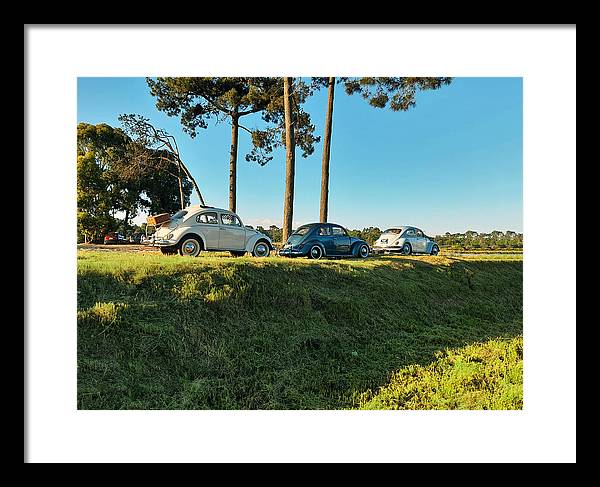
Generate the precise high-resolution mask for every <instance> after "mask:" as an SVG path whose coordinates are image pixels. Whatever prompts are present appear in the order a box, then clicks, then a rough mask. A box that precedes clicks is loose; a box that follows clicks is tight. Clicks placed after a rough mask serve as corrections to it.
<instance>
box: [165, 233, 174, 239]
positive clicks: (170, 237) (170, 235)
mask: <svg viewBox="0 0 600 487" xmlns="http://www.w3.org/2000/svg"><path fill="white" fill-rule="evenodd" d="M172 238H173V234H172V233H169V234H168V235H167V236H166V237H165V239H167V240H171V239H172Z"/></svg>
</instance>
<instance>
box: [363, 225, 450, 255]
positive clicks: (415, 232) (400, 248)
mask: <svg viewBox="0 0 600 487" xmlns="http://www.w3.org/2000/svg"><path fill="white" fill-rule="evenodd" d="M373 252H375V253H386V252H398V253H401V254H404V255H410V254H430V255H437V254H439V252H440V246H439V245H438V244H437V243H435V240H433V238H432V237H428V236H427V235H425V234H424V233H423V231H422V230H420V229H419V228H416V227H406V226H405V227H394V228H388V229H387V230H385V231H384V232H383V233H382V234H381V236H380V237H379V238H378V239H377V241H376V242H375V244H374V245H373Z"/></svg>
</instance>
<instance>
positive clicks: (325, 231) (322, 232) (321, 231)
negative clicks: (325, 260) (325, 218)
mask: <svg viewBox="0 0 600 487" xmlns="http://www.w3.org/2000/svg"><path fill="white" fill-rule="evenodd" d="M319 235H321V236H326V235H331V230H330V228H329V227H319Z"/></svg>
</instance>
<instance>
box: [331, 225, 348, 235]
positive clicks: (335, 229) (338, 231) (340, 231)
mask: <svg viewBox="0 0 600 487" xmlns="http://www.w3.org/2000/svg"><path fill="white" fill-rule="evenodd" d="M331 229H332V230H333V235H337V236H342V237H345V236H346V231H345V230H344V229H343V228H342V227H334V226H332V227H331Z"/></svg>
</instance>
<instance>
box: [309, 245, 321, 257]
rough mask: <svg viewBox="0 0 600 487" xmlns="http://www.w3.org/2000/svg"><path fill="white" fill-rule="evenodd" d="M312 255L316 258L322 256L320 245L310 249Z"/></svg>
mask: <svg viewBox="0 0 600 487" xmlns="http://www.w3.org/2000/svg"><path fill="white" fill-rule="evenodd" d="M310 255H311V256H312V257H314V258H315V259H318V258H319V257H321V249H320V248H319V247H313V248H312V249H310Z"/></svg>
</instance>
